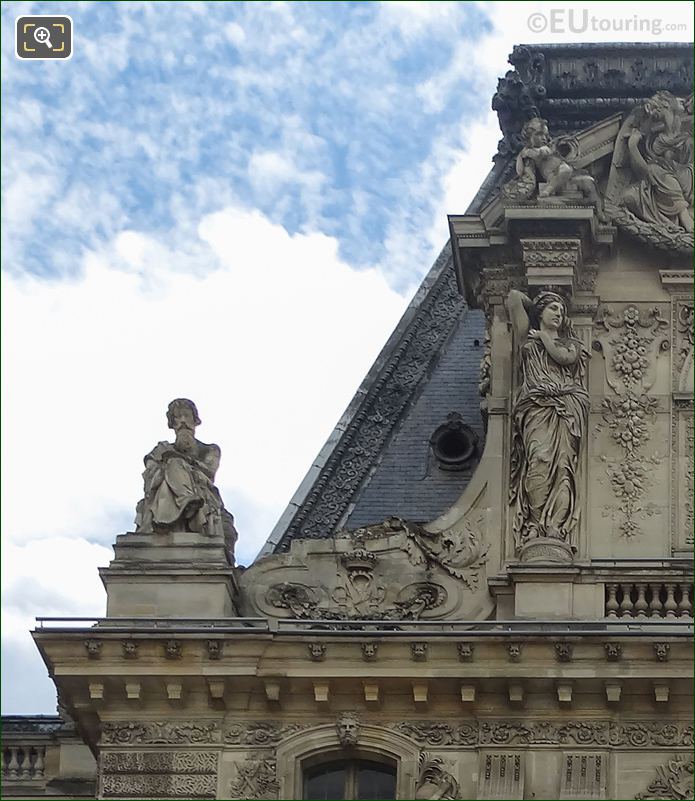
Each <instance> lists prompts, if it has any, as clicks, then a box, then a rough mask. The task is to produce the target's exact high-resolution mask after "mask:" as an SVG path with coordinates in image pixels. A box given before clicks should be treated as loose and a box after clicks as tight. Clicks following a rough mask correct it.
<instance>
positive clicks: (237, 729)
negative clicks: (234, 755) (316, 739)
mask: <svg viewBox="0 0 695 801" xmlns="http://www.w3.org/2000/svg"><path fill="white" fill-rule="evenodd" d="M305 728H307V725H306V724H300V723H279V722H277V721H251V722H249V723H231V724H228V725H227V726H226V728H225V731H224V742H225V743H228V744H230V745H256V746H265V745H275V744H276V743H279V742H280V740H282V739H284V738H285V737H289V735H290V734H294V733H295V732H298V731H301V730H302V729H305Z"/></svg>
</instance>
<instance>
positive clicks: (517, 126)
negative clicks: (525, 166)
mask: <svg viewBox="0 0 695 801" xmlns="http://www.w3.org/2000/svg"><path fill="white" fill-rule="evenodd" d="M539 96H540V93H539ZM536 101H537V98H536V96H535V92H534V89H533V88H532V87H530V86H527V85H526V84H525V83H524V81H523V80H522V79H521V76H520V75H519V73H518V72H517V71H516V70H509V71H508V72H507V73H506V74H505V76H504V78H498V79H497V91H496V92H495V94H494V95H493V96H492V110H493V111H496V112H497V119H498V121H499V125H500V130H501V131H502V135H503V138H502V139H500V141H499V143H498V145H497V154H496V155H495V157H494V158H495V159H499V158H507V157H508V156H510V155H513V154H515V153H518V152H519V150H521V148H522V147H523V146H524V142H523V138H522V135H521V129H522V126H523V123H524V122H525V121H526V120H530V119H532V118H533V117H537V116H538V107H537V105H536Z"/></svg>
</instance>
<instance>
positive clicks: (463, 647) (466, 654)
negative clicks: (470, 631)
mask: <svg viewBox="0 0 695 801" xmlns="http://www.w3.org/2000/svg"><path fill="white" fill-rule="evenodd" d="M457 650H458V654H459V659H460V660H461V662H472V661H473V651H474V650H475V646H474V645H473V643H470V642H460V643H459V644H458V645H457Z"/></svg>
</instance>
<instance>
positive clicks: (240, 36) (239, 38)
mask: <svg viewBox="0 0 695 801" xmlns="http://www.w3.org/2000/svg"><path fill="white" fill-rule="evenodd" d="M224 34H225V36H226V37H227V39H229V41H230V42H231V43H232V44H233V45H237V46H238V45H241V44H243V42H244V40H245V39H246V32H245V31H244V29H243V28H242V27H241V25H239V23H238V22H228V23H227V24H226V25H225V26H224Z"/></svg>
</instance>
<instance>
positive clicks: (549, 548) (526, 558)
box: [519, 537, 574, 564]
mask: <svg viewBox="0 0 695 801" xmlns="http://www.w3.org/2000/svg"><path fill="white" fill-rule="evenodd" d="M573 559H574V554H573V553H572V549H571V548H570V546H569V545H567V543H565V542H563V541H562V540H556V539H549V538H547V537H538V538H536V539H534V540H530V541H529V542H527V543H526V544H525V545H522V547H521V548H520V550H519V561H520V562H543V563H548V562H550V563H552V564H557V563H558V562H559V563H561V564H568V563H569V562H572V560H573Z"/></svg>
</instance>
